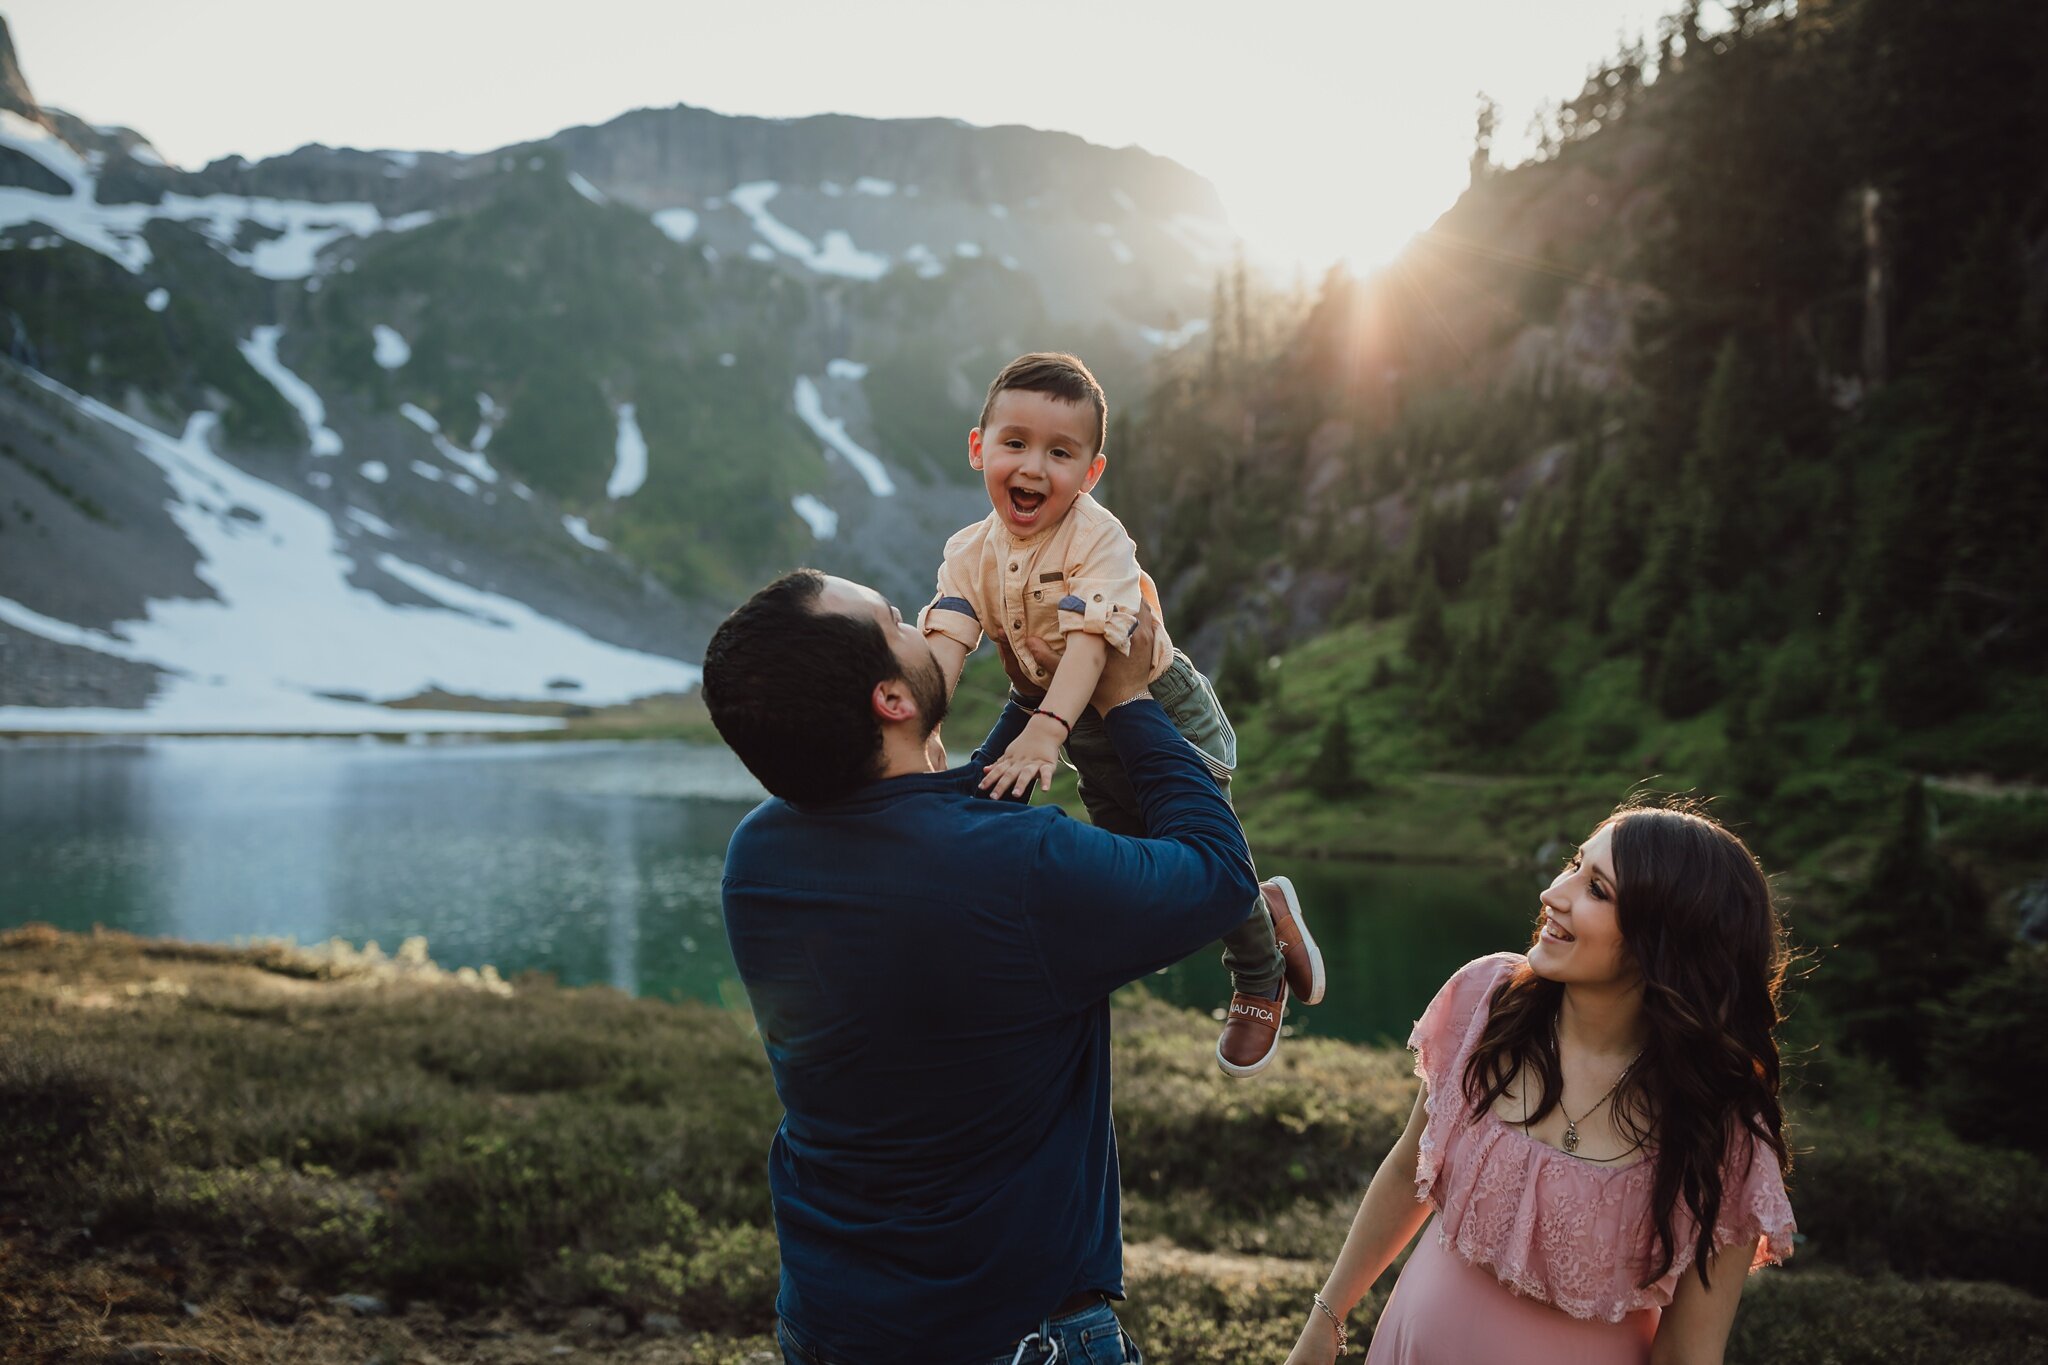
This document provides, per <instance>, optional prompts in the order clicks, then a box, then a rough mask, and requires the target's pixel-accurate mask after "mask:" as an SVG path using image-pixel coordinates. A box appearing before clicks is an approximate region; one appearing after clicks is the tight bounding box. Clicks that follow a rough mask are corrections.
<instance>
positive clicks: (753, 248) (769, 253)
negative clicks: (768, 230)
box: [747, 242, 775, 261]
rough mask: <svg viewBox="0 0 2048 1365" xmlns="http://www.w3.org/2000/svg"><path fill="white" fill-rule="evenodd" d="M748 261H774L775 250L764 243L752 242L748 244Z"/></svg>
mask: <svg viewBox="0 0 2048 1365" xmlns="http://www.w3.org/2000/svg"><path fill="white" fill-rule="evenodd" d="M747 259H748V260H750V261H772V260H774V259H775V248H774V247H771V246H768V245H766V244H765V243H762V242H750V243H748V244H747Z"/></svg>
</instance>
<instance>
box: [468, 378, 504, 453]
mask: <svg viewBox="0 0 2048 1365" xmlns="http://www.w3.org/2000/svg"><path fill="white" fill-rule="evenodd" d="M508 415H509V414H508V413H507V412H506V411H505V409H504V408H502V407H499V406H498V400H497V399H495V398H493V397H491V396H490V395H489V394H487V393H480V394H478V395H477V396H476V435H474V436H472V437H470V438H469V448H470V449H471V450H474V451H475V452H476V453H477V454H479V455H481V454H483V453H484V451H485V450H486V449H488V448H489V446H490V444H491V438H492V437H493V436H495V435H497V434H498V428H499V427H501V426H504V425H505V418H506V417H507V416H508Z"/></svg>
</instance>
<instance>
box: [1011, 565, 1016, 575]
mask: <svg viewBox="0 0 2048 1365" xmlns="http://www.w3.org/2000/svg"><path fill="white" fill-rule="evenodd" d="M1010 572H1011V573H1015V572H1017V566H1016V564H1014V563H1012V564H1011V565H1010Z"/></svg>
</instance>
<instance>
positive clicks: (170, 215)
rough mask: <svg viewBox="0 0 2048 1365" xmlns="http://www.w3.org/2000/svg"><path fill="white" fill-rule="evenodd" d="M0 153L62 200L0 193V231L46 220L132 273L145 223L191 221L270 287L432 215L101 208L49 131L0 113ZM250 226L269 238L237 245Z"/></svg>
mask: <svg viewBox="0 0 2048 1365" xmlns="http://www.w3.org/2000/svg"><path fill="white" fill-rule="evenodd" d="M0 147H11V148H13V149H14V150H15V151H18V152H20V153H21V154H22V155H24V156H27V157H29V158H30V159H31V160H33V161H35V162H36V163H38V164H39V165H41V166H43V167H44V168H45V169H47V170H48V171H49V172H50V173H51V174H53V175H55V176H56V177H57V178H58V179H60V180H62V181H63V182H64V183H65V184H66V185H67V186H68V187H69V189H70V193H69V194H66V195H57V194H44V193H41V192H39V191H36V190H29V189H23V188H21V187H19V186H7V187H5V188H0V228H8V227H18V226H21V225H23V224H26V223H35V222H40V223H46V224H48V225H49V226H50V227H53V228H55V229H56V230H57V231H58V232H59V233H61V234H63V235H64V236H65V237H67V238H69V239H70V240H72V241H74V242H76V243H78V244H79V245H80V246H83V247H86V248H88V249H90V250H93V251H97V252H99V253H100V254H101V255H103V256H105V257H107V258H108V259H110V260H112V261H114V262H116V263H117V264H119V265H120V266H122V267H123V268H124V269H126V270H128V271H130V272H133V273H136V274H139V273H141V272H142V271H143V270H144V269H145V268H146V267H147V266H148V265H149V263H150V261H151V260H152V259H153V253H152V252H151V250H150V247H149V243H148V242H147V241H146V240H145V239H144V237H143V235H142V233H143V228H144V227H146V226H147V225H148V224H149V223H150V222H151V221H152V220H155V219H165V220H168V221H171V222H179V223H192V224H194V225H196V226H197V228H198V230H199V231H200V232H201V233H202V234H204V235H205V236H206V237H207V239H208V240H210V241H211V242H212V243H213V244H214V246H215V248H216V249H217V250H219V251H220V252H221V254H222V255H224V256H226V257H227V258H228V259H229V260H231V261H233V262H235V264H237V265H239V266H242V267H243V268H244V269H247V270H249V271H252V272H253V273H255V274H257V275H260V276H262V277H263V278H265V279H271V280H292V279H300V278H302V277H304V276H307V275H310V274H312V273H313V271H314V269H315V268H316V267H317V265H318V263H319V255H320V252H321V251H322V250H324V249H325V248H327V247H328V246H331V245H332V244H333V243H335V242H336V241H339V240H340V239H341V238H343V237H350V236H354V237H367V236H369V235H370V234H372V233H375V232H403V231H406V230H408V229H410V228H414V227H418V226H421V225H422V224H425V223H429V222H432V221H433V218H434V215H433V213H432V212H431V211H428V210H422V211H421V212H419V213H413V214H406V215H404V216H403V217H400V218H394V219H390V220H388V221H387V220H386V219H384V218H383V216H382V215H381V214H380V213H379V212H378V210H377V207H376V205H374V204H368V203H362V202H356V201H339V202H333V203H313V202H309V201H305V200H293V199H270V198H261V197H254V196H248V195H236V194H209V195H204V196H193V195H186V194H166V195H164V196H163V197H162V198H161V199H160V200H159V201H158V202H156V203H154V204H102V203H100V202H99V201H98V188H99V186H98V177H97V175H96V174H95V172H94V168H93V166H92V164H91V163H90V162H88V161H87V160H86V159H85V158H82V157H80V156H79V155H78V153H77V152H76V151H74V150H72V148H71V147H69V146H68V145H66V144H65V143H64V142H62V141H61V140H59V139H58V138H57V137H56V136H55V135H54V134H52V133H51V132H50V131H49V130H48V129H46V128H44V127H42V126H41V125H40V124H36V123H31V122H30V121H29V120H27V119H25V118H23V117H21V116H20V115H19V114H15V113H13V112H11V111H4V110H0ZM248 225H254V226H256V227H258V228H261V229H263V230H264V231H265V232H267V233H269V234H271V235H269V236H267V237H266V238H265V239H264V240H262V241H259V242H256V243H255V244H254V245H252V246H250V247H248V248H247V249H243V248H241V247H238V246H237V245H236V243H237V242H238V241H239V240H241V237H242V233H243V230H244V228H245V227H246V226H248Z"/></svg>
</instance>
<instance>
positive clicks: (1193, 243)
mask: <svg viewBox="0 0 2048 1365" xmlns="http://www.w3.org/2000/svg"><path fill="white" fill-rule="evenodd" d="M1160 226H1161V227H1163V228H1165V229H1166V231H1167V232H1168V233H1169V234H1171V235H1172V236H1173V238H1174V239H1175V240H1177V241H1178V242H1179V243H1180V244H1181V245H1182V246H1184V247H1186V248H1187V249H1188V252H1189V254H1190V255H1192V256H1194V257H1195V259H1197V260H1199V261H1203V262H1207V263H1211V264H1216V263H1221V262H1223V261H1226V260H1229V259H1230V256H1231V252H1232V251H1233V250H1234V249H1235V247H1236V245H1237V234H1236V233H1234V232H1232V231H1231V230H1230V227H1229V225H1228V224H1226V223H1219V222H1217V221H1216V220H1215V219H1213V218H1204V217H1201V216H1200V215H1198V214H1193V213H1176V214H1174V215H1173V216H1172V217H1170V218H1167V219H1165V220H1164V221H1163V222H1161V223H1160Z"/></svg>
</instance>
